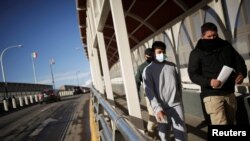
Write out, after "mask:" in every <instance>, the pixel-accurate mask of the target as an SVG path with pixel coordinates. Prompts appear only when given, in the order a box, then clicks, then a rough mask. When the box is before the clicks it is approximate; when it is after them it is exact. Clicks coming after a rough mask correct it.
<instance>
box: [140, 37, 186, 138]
mask: <svg viewBox="0 0 250 141" xmlns="http://www.w3.org/2000/svg"><path fill="white" fill-rule="evenodd" d="M152 50H153V52H154V57H155V59H154V61H152V62H151V63H150V64H149V65H148V66H147V67H146V68H145V69H144V72H143V81H144V87H145V91H146V95H147V97H148V99H149V101H150V104H151V107H152V109H153V111H154V114H155V117H156V120H157V122H158V132H159V136H160V138H161V141H170V134H171V129H172V131H173V134H174V138H175V140H176V141H186V140H187V133H186V125H185V121H184V110H183V104H182V97H181V94H182V90H181V82H180V77H179V75H178V73H177V70H176V66H175V64H174V63H172V62H169V61H166V55H165V54H166V45H165V43H163V42H161V41H155V42H154V43H153V45H152Z"/></svg>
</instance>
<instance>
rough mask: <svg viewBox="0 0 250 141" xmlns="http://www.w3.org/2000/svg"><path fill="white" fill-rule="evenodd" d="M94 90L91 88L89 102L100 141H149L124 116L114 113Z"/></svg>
mask: <svg viewBox="0 0 250 141" xmlns="http://www.w3.org/2000/svg"><path fill="white" fill-rule="evenodd" d="M101 95H102V94H101V93H99V92H98V91H97V90H96V89H94V88H93V87H92V88H91V100H92V103H93V105H94V113H95V115H96V116H95V117H96V119H95V120H96V121H97V123H98V130H99V133H100V137H101V140H103V141H105V140H111V139H112V141H116V140H119V141H123V140H126V141H149V140H150V139H149V138H148V137H147V136H145V135H143V134H142V133H141V132H140V131H139V130H137V129H136V128H135V127H134V126H133V125H132V123H130V121H128V120H127V119H126V118H125V117H124V116H122V115H119V114H118V113H116V111H115V109H114V108H113V107H112V106H111V105H110V104H109V102H107V101H106V100H105V99H104V98H103V97H102V96H101Z"/></svg>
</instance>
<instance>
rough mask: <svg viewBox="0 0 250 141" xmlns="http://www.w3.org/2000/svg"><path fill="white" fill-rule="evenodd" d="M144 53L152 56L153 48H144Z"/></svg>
mask: <svg viewBox="0 0 250 141" xmlns="http://www.w3.org/2000/svg"><path fill="white" fill-rule="evenodd" d="M144 55H148V56H153V50H152V49H151V48H146V49H145V51H144Z"/></svg>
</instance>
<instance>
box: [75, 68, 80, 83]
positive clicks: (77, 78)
mask: <svg viewBox="0 0 250 141" xmlns="http://www.w3.org/2000/svg"><path fill="white" fill-rule="evenodd" d="M78 72H80V71H77V72H76V79H77V86H79V79H78Z"/></svg>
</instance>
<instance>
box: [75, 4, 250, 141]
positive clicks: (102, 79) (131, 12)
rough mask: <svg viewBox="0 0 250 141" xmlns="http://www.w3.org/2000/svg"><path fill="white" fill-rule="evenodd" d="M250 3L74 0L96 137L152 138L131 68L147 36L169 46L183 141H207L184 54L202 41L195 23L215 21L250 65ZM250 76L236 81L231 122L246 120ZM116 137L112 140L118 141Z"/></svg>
mask: <svg viewBox="0 0 250 141" xmlns="http://www.w3.org/2000/svg"><path fill="white" fill-rule="evenodd" d="M248 5H250V2H249V1H247V0H238V1H235V0H227V1H218V0H189V1H184V0H162V1H156V0H154V1H150V0H77V4H76V9H77V14H78V20H79V30H80V33H81V37H80V38H81V39H82V42H83V49H84V51H85V53H86V57H87V58H88V60H89V64H90V69H91V76H92V85H90V86H89V87H90V88H91V91H90V92H91V106H92V108H93V113H94V114H95V116H94V117H95V123H96V124H97V128H96V130H97V131H98V132H97V134H98V138H99V139H101V140H111V139H112V138H114V139H117V138H118V139H119V140H122V139H124V140H134V141H137V140H152V139H150V138H149V137H148V136H147V135H146V133H145V124H146V122H147V120H148V115H147V112H146V108H145V101H143V100H142V101H141V102H140V101H139V99H138V95H137V90H136V84H135V79H134V76H135V73H136V69H137V67H138V66H139V65H140V64H141V63H142V62H143V61H144V58H143V57H144V56H143V53H144V50H145V49H146V48H149V47H151V45H152V43H153V41H156V40H160V41H163V42H165V43H166V45H167V53H166V55H167V59H168V60H169V61H172V62H174V63H175V64H176V66H177V70H178V72H179V75H180V77H181V81H182V86H183V103H184V110H185V117H186V123H187V128H188V138H189V140H192V141H193V140H195V141H203V140H206V135H207V134H206V133H207V126H206V124H205V126H202V125H201V124H200V123H201V121H203V120H204V117H203V111H202V108H201V100H200V96H199V93H200V88H199V86H197V85H196V84H193V83H192V82H191V81H190V79H189V77H188V75H187V66H188V58H189V54H190V52H191V50H192V49H194V47H195V45H196V43H197V41H198V40H199V39H200V36H201V35H200V26H201V25H202V24H203V23H204V22H207V21H209V22H214V23H215V24H216V25H217V26H218V33H219V36H220V37H221V38H223V39H226V40H228V41H230V42H231V43H232V44H233V46H234V47H235V49H236V50H237V51H238V52H239V53H240V54H241V55H242V56H243V58H244V59H245V61H246V64H247V68H248V69H250V55H249V52H250V39H249V36H250V28H249V27H250V15H249V13H250V12H249V8H248ZM249 92H250V91H249V80H248V79H245V80H244V83H243V84H242V85H239V86H236V96H237V100H238V107H239V108H238V111H237V112H238V113H239V114H237V116H238V117H237V124H249V119H250V112H249V111H250V108H249ZM118 139H117V140H118Z"/></svg>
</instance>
